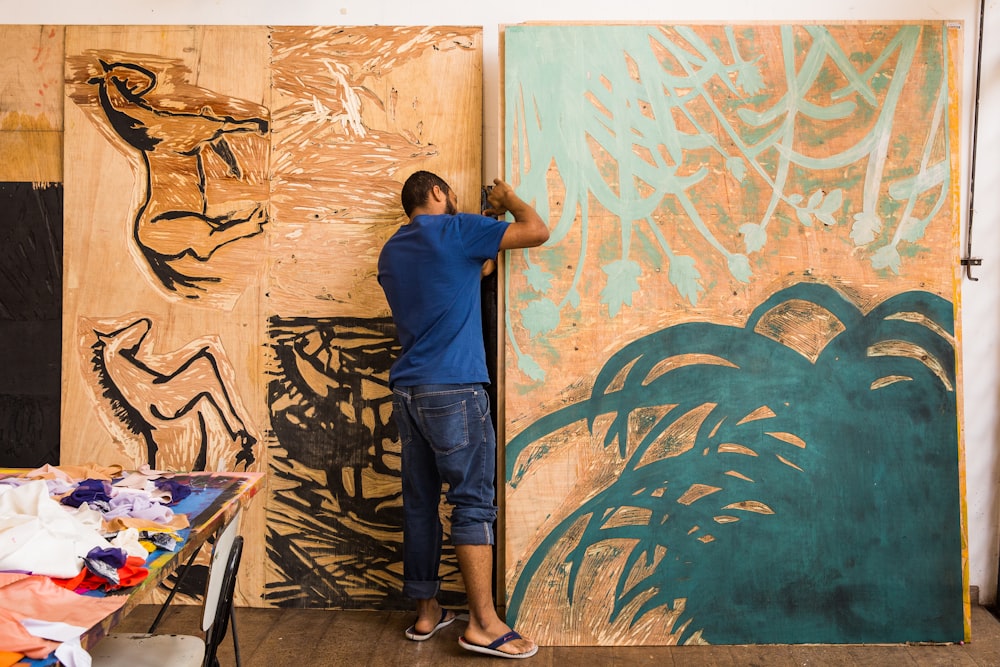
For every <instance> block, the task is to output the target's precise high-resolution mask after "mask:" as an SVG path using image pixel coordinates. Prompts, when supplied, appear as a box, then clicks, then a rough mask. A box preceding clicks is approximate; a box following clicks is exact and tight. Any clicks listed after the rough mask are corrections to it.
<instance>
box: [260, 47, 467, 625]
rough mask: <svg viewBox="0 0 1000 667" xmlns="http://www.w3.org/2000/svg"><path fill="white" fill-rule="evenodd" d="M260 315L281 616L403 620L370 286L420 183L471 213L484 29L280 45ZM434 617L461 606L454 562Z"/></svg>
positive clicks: (384, 323) (396, 490) (384, 368)
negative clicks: (435, 183) (393, 615)
mask: <svg viewBox="0 0 1000 667" xmlns="http://www.w3.org/2000/svg"><path fill="white" fill-rule="evenodd" d="M272 45H273V56H272V64H271V67H272V75H273V81H274V105H273V113H272V119H273V127H272V142H273V148H272V178H273V181H272V197H271V211H272V220H271V225H270V229H269V232H268V233H269V240H270V258H271V262H270V263H269V265H268V270H269V274H268V291H267V298H266V307H267V312H268V322H269V325H270V326H269V345H270V348H271V354H272V357H271V359H270V362H271V366H270V367H269V371H270V374H271V380H270V383H269V390H268V405H269V408H270V417H271V424H272V429H273V435H274V440H273V442H272V443H271V447H270V449H269V460H270V473H271V479H272V485H273V493H272V494H271V495H270V496H269V498H268V506H267V516H268V519H267V525H268V536H267V545H268V555H269V561H268V567H269V573H268V586H267V590H266V592H265V595H266V599H267V600H268V601H269V602H271V603H273V604H277V605H283V606H301V607H309V606H313V607H344V608H383V609H392V608H407V607H408V606H409V604H410V603H409V602H408V601H406V600H404V599H403V598H402V597H401V596H400V595H399V591H400V589H401V586H402V583H401V582H402V553H401V550H400V549H401V544H402V519H401V515H400V512H401V503H400V497H399V494H400V486H401V482H400V477H399V445H398V435H397V433H396V430H395V424H394V423H393V422H392V417H391V415H392V401H391V396H392V395H391V393H390V391H389V389H388V376H389V367H390V366H391V364H392V361H393V360H394V359H395V356H396V349H395V345H396V343H395V331H394V329H393V328H392V325H391V319H390V317H389V315H390V314H389V310H388V306H387V305H386V303H385V298H384V296H383V295H382V291H381V288H380V287H379V285H378V282H377V280H376V263H377V258H378V253H379V250H380V249H381V247H382V244H383V243H384V241H385V240H386V239H387V238H388V237H389V236H390V235H391V234H392V233H393V232H394V231H395V230H396V228H397V226H398V225H399V224H401V223H402V222H403V221H404V220H405V216H404V214H403V211H402V207H401V205H400V203H399V190H400V187H401V184H402V182H403V181H404V180H405V179H406V177H407V176H408V175H409V174H410V173H412V172H413V171H415V170H417V169H430V170H432V171H435V172H437V173H439V174H441V175H442V176H443V177H444V178H446V179H448V181H449V182H450V183H451V184H452V185H453V186H454V187H455V188H456V190H457V191H458V193H459V196H460V198H461V199H462V200H464V201H465V202H466V204H467V205H471V206H472V209H475V204H476V203H477V202H478V201H479V197H478V193H479V181H480V152H481V144H480V124H481V118H482V116H481V113H482V109H481V92H482V84H481V69H482V62H481V61H482V55H481V34H480V30H479V29H478V28H450V27H443V28H438V27H430V28H427V27H405V28H396V27H364V28H336V27H312V28H275V29H274V30H273V33H272ZM441 574H442V577H443V578H444V584H443V586H444V590H445V598H444V599H446V600H454V599H456V596H457V595H458V591H459V589H460V582H459V578H458V576H457V570H456V568H455V565H454V559H453V555H452V554H450V552H449V553H446V556H445V562H444V564H443V567H442V572H441Z"/></svg>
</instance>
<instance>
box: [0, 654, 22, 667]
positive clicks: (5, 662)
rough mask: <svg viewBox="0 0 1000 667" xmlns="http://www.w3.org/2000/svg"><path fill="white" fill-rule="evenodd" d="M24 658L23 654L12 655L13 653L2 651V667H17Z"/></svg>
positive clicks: (0, 663)
mask: <svg viewBox="0 0 1000 667" xmlns="http://www.w3.org/2000/svg"><path fill="white" fill-rule="evenodd" d="M23 657H24V654H23V653H12V652H11V651H0V667H10V666H11V665H16V664H17V663H19V662H20V661H21V658H23Z"/></svg>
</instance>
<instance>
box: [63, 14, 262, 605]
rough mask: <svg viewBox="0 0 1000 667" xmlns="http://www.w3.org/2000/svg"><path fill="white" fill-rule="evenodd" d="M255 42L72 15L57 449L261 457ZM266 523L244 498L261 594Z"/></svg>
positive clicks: (254, 587) (173, 461) (254, 34)
mask: <svg viewBox="0 0 1000 667" xmlns="http://www.w3.org/2000/svg"><path fill="white" fill-rule="evenodd" d="M267 59H268V44H267V30H266V28H264V27H242V28H231V29H216V28H201V27H190V26H169V27H157V26H142V27H134V28H130V27H127V26H106V27H100V26H96V27H95V26H87V27H69V28H67V29H66V65H65V75H66V112H65V113H66V115H65V118H66V137H65V156H66V165H65V191H66V205H65V229H66V230H67V233H66V244H65V255H64V257H65V291H64V310H63V318H64V319H63V329H64V335H63V386H64V392H63V405H62V415H63V416H62V420H63V421H62V423H63V432H64V438H63V448H62V456H63V462H64V463H73V462H77V463H80V462H84V461H101V462H112V461H113V462H118V463H123V464H126V465H129V464H131V465H138V464H141V463H144V462H145V463H150V464H152V465H153V466H154V467H155V466H162V467H163V468H166V469H180V470H184V469H206V470H223V469H225V470H230V469H239V470H242V469H250V470H258V469H263V468H262V466H263V464H264V456H265V452H264V447H263V441H264V437H265V434H266V432H267V428H268V425H267V412H266V408H265V403H264V400H263V394H262V391H261V388H262V386H263V384H264V377H263V376H264V353H263V349H262V342H263V331H264V326H263V322H262V318H261V312H262V307H261V294H262V281H261V278H262V274H261V273H260V272H259V270H258V268H259V266H260V265H261V263H263V262H264V261H266V248H267V244H266V237H265V235H264V234H263V230H264V228H265V226H266V224H267V196H268V171H267V169H268V152H269V146H268V141H267V123H268V107H267V98H268V95H269V83H270V81H269V78H268V76H267V69H266V63H267ZM237 64H238V65H239V66H237ZM263 533H264V527H263V503H255V504H254V506H253V507H252V508H251V512H249V513H248V515H247V517H246V518H245V519H244V534H245V535H246V536H247V554H248V556H249V557H247V558H245V563H246V567H245V568H243V569H242V576H243V577H244V578H245V579H246V580H248V581H252V582H253V583H252V584H251V585H250V586H249V587H248V588H244V589H243V590H244V591H246V590H250V591H253V592H255V593H256V597H257V598H258V600H259V591H260V589H261V588H262V587H263V568H262V566H261V562H262V558H263V553H264V547H263ZM251 597H252V596H251ZM251 602H252V600H251ZM258 603H259V602H258Z"/></svg>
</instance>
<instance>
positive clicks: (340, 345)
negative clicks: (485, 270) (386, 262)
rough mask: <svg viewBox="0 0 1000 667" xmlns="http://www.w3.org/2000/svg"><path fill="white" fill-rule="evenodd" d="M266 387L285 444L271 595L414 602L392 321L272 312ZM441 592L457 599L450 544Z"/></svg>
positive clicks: (271, 526)
mask: <svg viewBox="0 0 1000 667" xmlns="http://www.w3.org/2000/svg"><path fill="white" fill-rule="evenodd" d="M269 336H270V341H271V347H272V351H273V355H274V358H273V362H274V368H273V370H272V373H273V378H272V379H271V380H270V382H269V386H268V404H269V408H270V414H271V425H272V429H273V433H274V436H275V439H276V440H277V443H278V444H277V445H276V446H274V447H272V449H271V452H270V461H271V470H270V474H271V480H272V481H271V486H272V489H273V490H274V497H273V498H272V500H271V505H270V510H269V515H268V517H267V527H268V535H267V549H268V555H269V558H270V560H271V562H272V567H274V568H275V569H276V570H277V573H276V574H275V575H273V576H272V577H270V578H269V580H270V583H269V585H268V590H267V591H266V593H265V597H266V599H268V600H269V601H270V602H271V603H272V604H275V605H277V606H285V607H317V606H324V607H328V608H365V609H372V608H379V609H408V608H410V606H411V604H412V603H411V602H410V601H408V600H405V599H404V598H402V596H401V595H400V589H401V588H402V537H403V536H402V500H401V497H400V477H399V471H400V450H399V441H398V433H397V431H396V426H395V423H394V422H393V421H392V393H391V392H390V391H389V387H388V377H389V367H390V366H391V365H392V362H393V361H394V360H395V358H396V356H397V355H398V353H399V344H398V342H397V341H396V334H395V328H394V327H393V325H392V320H391V319H390V318H373V319H355V318H338V319H333V318H330V319H313V318H280V317H274V318H272V319H271V320H270V334H269ZM441 576H442V578H443V579H444V583H443V591H442V596H441V598H440V599H441V600H442V601H444V602H446V603H447V602H448V601H449V600H451V601H457V600H460V599H461V596H460V595H458V594H457V593H456V591H457V590H458V588H459V586H458V585H457V582H458V574H457V569H456V568H455V566H454V556H453V553H452V551H451V549H450V547H448V546H446V550H445V554H444V558H443V563H442V568H441Z"/></svg>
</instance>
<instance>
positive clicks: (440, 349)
mask: <svg viewBox="0 0 1000 667" xmlns="http://www.w3.org/2000/svg"><path fill="white" fill-rule="evenodd" d="M401 199H402V203H403V210H404V212H405V213H406V215H407V217H408V218H409V223H408V224H404V225H402V226H401V227H400V228H399V230H397V231H396V233H395V234H394V235H393V236H392V238H390V239H389V240H388V241H387V242H386V244H385V246H384V247H383V248H382V252H381V254H380V255H379V261H378V280H379V284H380V285H382V289H383V290H384V291H385V296H386V300H387V301H388V302H389V308H390V309H391V310H392V317H393V321H394V322H395V324H396V330H397V333H398V335H399V341H400V343H401V345H402V354H401V355H400V357H399V359H397V360H396V362H395V363H394V364H393V366H392V369H391V370H390V372H389V386H390V387H391V388H392V391H393V415H394V418H395V420H396V424H397V425H398V427H399V436H400V441H401V443H402V448H403V453H402V466H403V470H402V477H403V594H404V595H406V596H408V597H411V598H413V599H415V600H416V603H417V620H416V622H415V623H414V624H413V625H412V626H410V627H409V628H408V629H407V631H406V636H407V637H408V638H410V639H413V640H416V641H423V640H426V639H430V638H431V637H432V636H434V634H435V633H436V632H437V631H438V630H440V629H441V628H443V627H445V626H447V625H449V624H450V623H451V622H452V621H454V620H455V615H454V613H453V612H450V611H447V610H445V609H442V608H441V606H440V605H439V604H438V602H437V594H438V590H439V588H440V580H439V578H438V565H439V563H440V558H441V539H442V538H441V534H442V530H441V522H440V520H439V515H438V503H439V500H440V497H441V488H442V483H444V484H447V485H448V491H447V493H446V497H447V499H448V502H449V503H450V504H451V505H452V508H453V510H452V515H451V541H452V544H453V545H454V547H455V553H456V555H457V556H458V565H459V568H460V569H461V571H462V579H463V581H464V582H465V590H466V594H467V596H468V599H469V625H468V627H467V628H466V631H465V634H464V635H463V636H462V637H461V638H460V639H459V643H460V644H461V646H462V647H463V648H465V649H467V650H469V651H473V652H476V653H484V654H486V655H493V656H496V657H504V658H527V657H530V656H532V655H534V654H535V652H536V651H537V650H538V646H537V645H536V644H535V643H534V642H532V641H530V640H528V639H525V638H522V637H521V636H520V635H518V634H517V633H516V632H513V631H512V630H511V628H510V626H508V625H507V624H506V623H505V622H504V621H503V620H502V619H501V618H500V617H499V616H498V615H497V612H496V605H495V604H494V602H493V587H492V583H491V579H492V576H493V546H492V545H493V544H494V541H495V537H494V533H493V524H494V522H495V520H496V513H497V509H496V504H495V495H494V492H495V489H494V484H493V478H494V475H495V472H496V434H495V432H494V430H493V424H492V421H491V420H490V408H489V399H488V398H487V395H486V391H485V389H484V388H483V386H484V384H487V383H488V382H489V375H488V373H487V370H486V351H485V349H484V345H483V333H482V314H481V310H480V308H481V305H480V291H479V281H480V278H481V275H482V274H484V273H485V272H487V271H488V267H490V266H492V264H491V263H492V261H493V260H494V259H495V258H496V256H497V254H498V253H499V251H500V250H507V249H511V248H530V247H534V246H538V245H541V244H542V243H545V241H547V240H548V238H549V231H548V228H547V227H546V225H545V223H544V222H543V221H542V219H541V217H539V215H538V213H536V212H535V210H534V208H532V207H531V206H529V205H528V204H526V203H525V202H524V201H523V200H521V198H519V197H518V196H517V195H516V194H515V193H514V190H513V189H512V188H511V187H510V186H509V185H508V184H506V183H504V182H503V181H501V180H500V179H495V180H494V187H493V189H492V191H491V192H490V194H489V196H488V199H489V203H490V206H491V207H492V211H490V212H491V213H492V214H494V215H497V216H499V215H503V214H504V213H505V212H507V211H509V212H510V213H511V214H512V215H513V216H514V222H513V223H510V222H507V221H503V220H497V219H495V218H489V217H486V216H482V215H476V214H468V213H458V198H457V196H456V195H455V193H454V191H453V190H452V189H451V188H450V187H449V186H448V184H447V183H446V182H445V181H444V180H442V179H441V178H440V177H439V176H437V175H435V174H432V173H430V172H427V171H418V172H417V173H415V174H413V175H412V176H410V177H409V178H408V179H407V180H406V183H405V184H404V185H403V189H402V194H401Z"/></svg>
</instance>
